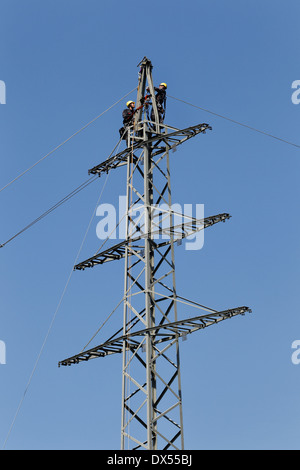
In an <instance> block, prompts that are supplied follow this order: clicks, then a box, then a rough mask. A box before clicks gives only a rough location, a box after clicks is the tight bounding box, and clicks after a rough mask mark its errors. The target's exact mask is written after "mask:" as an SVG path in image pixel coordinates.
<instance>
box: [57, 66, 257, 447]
mask: <svg viewBox="0 0 300 470" xmlns="http://www.w3.org/2000/svg"><path fill="white" fill-rule="evenodd" d="M139 66H140V67H141V68H140V74H139V84H138V92H137V101H136V102H137V107H138V108H139V107H140V105H141V107H140V109H139V110H138V112H137V113H136V118H135V123H134V125H133V126H132V127H131V128H130V129H129V130H128V138H127V139H128V140H127V147H126V148H125V149H124V150H123V151H121V152H119V153H118V154H117V155H115V156H114V157H111V158H109V159H107V160H106V161H104V162H103V163H101V164H99V165H97V166H95V167H94V168H92V169H91V170H89V173H90V174H95V175H96V174H98V175H99V176H100V175H101V174H103V173H107V172H108V171H110V170H112V169H115V168H118V167H122V166H126V167H127V184H126V188H127V192H126V194H127V195H126V236H125V240H124V241H122V242H120V243H118V244H116V245H114V246H111V247H110V248H107V249H106V250H104V251H102V252H100V253H97V254H96V255H94V256H92V257H91V258H89V259H87V260H85V261H83V262H81V263H79V264H77V265H76V266H75V267H74V269H75V270H84V269H86V268H91V267H94V266H96V265H101V264H104V263H107V262H110V261H113V260H120V259H124V261H125V276H124V297H123V311H124V315H123V327H121V328H120V329H119V330H118V331H117V332H116V333H115V334H114V335H113V336H112V337H111V338H109V339H108V340H107V341H106V342H104V343H102V344H100V345H99V346H96V347H93V348H92V349H89V350H85V351H82V352H81V353H79V354H76V355H75V356H72V357H69V358H67V359H65V360H63V361H61V362H59V366H67V365H72V364H78V363H80V362H83V361H88V360H90V359H94V358H99V357H105V356H109V355H111V354H116V353H119V354H122V356H123V368H122V422H121V449H122V450H124V449H129V448H130V449H147V450H156V449H184V436H183V416H182V391H181V373H180V357H179V339H180V338H183V339H185V337H186V336H187V335H188V334H190V333H192V332H195V331H198V330H200V329H203V328H206V327H207V326H210V325H213V324H216V323H219V322H220V321H222V320H226V319H228V318H232V317H234V316H237V315H241V314H245V313H246V312H250V309H249V308H248V307H238V308H233V309H228V310H224V311H216V310H213V309H211V308H208V307H204V306H202V305H200V304H199V303H196V302H192V301H190V300H188V299H185V298H183V297H181V296H179V295H178V294H177V291H176V282H175V259H174V248H175V245H178V244H181V242H182V240H183V239H184V238H188V237H189V236H192V235H195V234H196V233H198V232H199V231H200V230H204V229H206V228H208V227H211V226H212V225H215V224H217V223H218V222H225V221H226V220H228V219H229V218H230V215H229V214H227V213H225V214H218V215H215V216H211V217H205V218H202V219H196V218H193V217H189V216H187V215H185V214H181V213H180V214H178V213H177V212H176V211H174V210H173V206H172V200H171V180H170V161H169V151H170V150H175V149H176V148H177V146H179V145H181V144H182V143H184V142H186V141H187V140H188V139H190V138H192V137H194V136H196V135H198V134H204V133H205V132H206V130H210V129H211V127H210V126H209V125H208V124H204V123H203V124H199V125H196V126H193V127H189V128H186V129H177V128H174V127H170V126H168V125H165V124H163V125H162V123H160V122H159V114H158V109H157V106H156V101H155V89H154V86H153V80H152V64H151V62H150V60H148V59H147V58H146V57H145V58H144V59H143V60H142V62H141V63H140V64H139ZM147 85H148V87H149V89H150V91H149V92H150V95H151V97H152V109H153V113H152V116H153V115H154V118H155V120H154V121H151V120H150V119H149V115H148V113H147V108H146V107H145V106H144V107H143V97H144V96H145V91H146V86H147ZM175 220H176V222H177V223H175ZM179 305H183V306H193V307H197V308H199V309H202V310H203V311H204V312H205V313H203V314H202V315H200V316H195V317H192V318H187V319H182V318H180V319H179V318H178V308H179Z"/></svg>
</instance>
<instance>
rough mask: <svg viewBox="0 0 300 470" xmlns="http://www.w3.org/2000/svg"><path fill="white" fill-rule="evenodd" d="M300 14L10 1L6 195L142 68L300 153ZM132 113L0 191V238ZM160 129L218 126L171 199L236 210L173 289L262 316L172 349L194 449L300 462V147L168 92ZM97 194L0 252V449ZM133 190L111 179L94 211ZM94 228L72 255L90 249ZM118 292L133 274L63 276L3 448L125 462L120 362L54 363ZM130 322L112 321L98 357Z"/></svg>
mask: <svg viewBox="0 0 300 470" xmlns="http://www.w3.org/2000/svg"><path fill="white" fill-rule="evenodd" d="M299 13H300V7H299V2H298V1H296V0H288V1H286V2H282V1H279V0H265V1H263V2H261V1H258V0H253V1H251V2H250V1H247V2H245V1H243V2H241V1H240V0H227V1H226V2H224V1H223V0H211V1H210V2H207V1H202V0H190V1H189V2H174V1H170V0H165V1H164V2H159V1H157V0H153V1H152V2H140V1H135V0H131V1H129V2H122V1H115V0H110V1H109V2H104V1H96V0H84V1H83V0H51V1H50V0H44V1H43V2H41V1H39V0H27V1H26V2H24V1H22V0H1V1H0V15H1V31H0V57H1V62H0V63H1V67H0V80H4V81H5V83H6V86H7V104H6V105H1V106H0V129H1V130H0V132H1V139H0V152H1V172H0V187H3V186H4V185H6V184H7V183H8V182H9V181H11V180H12V179H13V178H14V177H16V176H17V175H18V174H19V173H20V172H22V171H24V170H25V169H26V168H28V167H29V166H30V165H32V164H34V163H35V162H36V161H37V160H39V158H41V157H42V156H43V155H45V154H46V153H48V152H49V151H50V150H52V149H53V148H54V147H56V146H57V145H58V144H60V143H61V142H62V141H64V140H65V139H66V138H68V137H69V136H70V135H72V134H73V133H74V132H75V131H77V130H78V129H80V128H81V127H82V126H83V125H84V124H86V123H87V122H89V121H90V120H91V119H93V118H94V117H95V116H97V115H98V114H100V113H101V112H102V111H104V110H105V109H106V108H108V107H109V106H110V105H112V104H113V103H115V102H116V101H117V100H118V99H119V98H121V97H122V96H123V95H125V94H126V93H127V92H128V91H130V90H132V89H133V88H134V87H135V86H136V85H137V78H138V76H137V73H138V69H137V64H138V63H139V62H140V60H141V59H142V58H143V57H144V56H147V57H149V58H150V59H151V61H152V63H153V65H154V69H153V77H154V81H155V83H156V84H158V83H159V82H161V81H165V82H167V83H168V93H169V94H170V95H172V96H174V97H177V98H180V99H183V100H186V101H189V102H191V103H194V104H195V105H198V106H200V107H203V108H206V109H210V110H212V111H214V112H216V113H220V114H223V115H226V116H228V117H231V118H233V119H236V120H238V121H241V122H243V123H245V124H248V125H250V126H253V127H256V128H258V129H261V130H263V131H266V132H270V133H272V134H274V135H277V136H278V137H282V138H283V139H287V140H289V141H292V142H295V143H297V144H300V137H299V124H300V105H299V106H296V105H294V104H293V103H292V101H291V95H292V89H291V84H292V82H293V81H294V80H299V79H300V75H299ZM131 98H132V99H134V98H135V94H133V95H132V96H131ZM123 108H124V103H120V104H119V105H118V106H116V107H115V108H113V110H111V111H110V112H108V113H106V114H105V115H104V116H103V117H102V118H100V119H99V120H98V121H96V122H95V123H94V124H93V125H92V126H90V127H89V128H88V129H86V130H85V131H83V132H82V133H80V134H79V135H78V136H76V137H74V138H73V139H72V140H71V141H70V142H68V143H67V144H66V145H64V146H63V147H62V148H61V149H59V150H58V151H57V152H55V153H54V154H53V155H52V156H50V157H49V158H47V159H46V160H44V161H43V162H42V163H41V164H40V165H38V166H36V167H35V168H34V169H33V170H32V171H31V172H29V173H27V174H26V175H25V176H24V177H23V178H21V179H19V180H18V181H17V182H15V183H14V184H12V185H11V186H10V187H9V188H7V189H6V190H5V191H2V192H1V193H0V220H1V227H0V242H1V243H3V242H4V241H5V240H7V239H8V238H9V237H10V236H12V235H14V234H15V233H16V232H17V231H18V230H20V229H21V228H23V227H24V226H25V225H26V224H27V223H29V222H31V221H32V220H33V219H34V218H35V217H37V216H39V215H40V214H41V213H42V212H43V211H45V210H47V209H48V208H49V207H50V206H52V205H53V204H54V203H56V202H57V201H59V200H60V199H61V198H62V197H64V196H65V195H66V194H68V193H69V192H70V191H71V190H73V189H74V188H75V187H77V186H78V185H79V184H81V183H82V182H83V181H85V179H87V178H88V174H87V170H88V168H91V167H92V166H94V165H95V164H97V163H100V162H102V161H103V160H105V159H106V157H107V156H108V154H109V153H110V152H111V150H112V149H113V147H114V145H115V144H116V142H117V139H118V129H119V127H120V126H121V112H122V110H123ZM166 122H167V123H168V124H170V125H172V126H176V127H187V126H190V125H194V124H198V123H200V122H208V123H210V124H211V125H212V127H213V131H212V132H210V133H208V134H207V135H205V136H198V137H196V138H194V139H192V140H191V141H189V142H188V143H186V144H185V145H184V146H182V147H180V149H178V151H177V152H176V153H174V154H172V177H173V199H174V201H176V202H178V203H181V204H184V203H192V204H197V203H201V204H205V215H207V216H208V215H214V214H218V213H221V212H229V213H230V214H231V215H232V218H231V219H230V221H228V222H226V223H225V224H218V225H216V226H214V227H213V228H210V229H208V230H207V231H206V233H205V244H204V248H203V249H202V250H201V251H196V252H195V251H186V250H185V249H184V246H182V247H178V249H177V251H176V262H177V265H176V267H177V288H178V293H179V294H180V295H183V296H185V297H188V298H191V299H194V300H196V301H199V302H200V303H203V304H206V305H209V306H211V307H212V308H216V309H220V310H223V309H226V308H231V307H236V306H241V305H247V306H249V307H251V308H252V310H253V313H252V314H251V315H247V316H245V317H238V318H235V319H232V320H228V321H226V322H223V323H221V324H220V325H218V326H212V327H211V328H207V329H206V330H204V331H202V332H199V333H196V334H194V335H193V336H191V337H190V338H189V340H188V341H187V342H184V343H181V363H182V374H183V400H184V401H183V405H184V408H183V410H184V426H185V443H186V448H187V449H299V447H300V444H299V422H300V404H299V403H300V401H299V394H300V378H299V377H300V365H299V366H296V365H293V364H292V361H291V355H292V349H291V344H292V342H293V341H294V340H297V339H300V320H299V278H300V268H299V254H300V250H299V235H300V222H299V217H298V213H299V171H300V149H299V148H296V147H293V146H291V145H288V144H285V143H283V142H279V141H277V140H274V139H272V138H270V137H267V136H264V135H261V134H258V133H256V132H253V131H251V130H249V129H246V128H243V127H240V126H237V125H235V124H233V123H231V122H228V121H225V120H224V119H220V118H218V117H216V116H212V115H210V114H207V113H205V112H203V111H200V110H199V109H196V108H192V107H190V106H187V105H185V104H183V103H179V102H177V101H175V100H172V99H171V98H169V99H168V107H167V118H166ZM104 181H105V179H104V178H101V179H100V180H99V181H97V183H94V184H93V185H91V186H89V188H87V189H86V190H85V191H84V192H82V193H80V195H78V196H76V197H75V198H73V199H72V200H71V201H70V202H68V203H67V204H66V205H64V206H62V207H61V208H60V209H58V210H57V211H55V212H54V213H53V214H51V215H50V216H49V217H47V218H46V219H44V220H43V221H41V222H40V223H39V224H37V225H35V226H34V227H33V228H32V229H30V230H28V231H27V232H26V233H24V234H23V235H22V236H20V237H18V238H17V239H15V240H14V241H13V242H11V243H10V244H8V245H7V246H6V247H5V248H2V249H1V250H0V277H1V282H0V298H1V313H0V340H2V341H5V343H6V347H7V364H6V365H0V383H1V388H0V444H1V447H2V446H3V443H4V441H5V439H6V437H7V433H8V431H9V429H10V426H11V423H12V420H13V418H14V416H15V413H16V411H17V408H18V405H19V402H20V400H21V398H22V396H23V393H24V390H25V388H26V384H27V383H28V380H29V377H30V374H31V373H32V370H33V367H34V364H35V362H36V359H37V356H38V353H39V351H40V349H41V347H42V344H43V341H44V338H45V335H46V333H47V331H48V328H49V325H50V323H51V320H52V318H53V315H54V312H55V310H56V307H57V304H58V302H59V299H60V296H61V294H62V291H63V288H64V286H65V284H66V282H67V279H68V276H69V273H70V271H71V269H72V266H73V263H74V259H75V256H76V254H77V252H78V249H79V247H80V244H81V241H82V239H83V236H84V233H85V231H86V228H87V225H88V222H89V220H90V217H91V214H92V212H93V210H94V208H95V205H96V202H97V199H98V196H99V194H100V191H101V190H102V188H103V185H104ZM124 194H125V173H124V171H123V169H119V170H117V171H115V172H114V173H112V174H110V176H109V180H108V182H107V186H106V187H105V190H104V192H103V196H102V200H101V202H109V203H116V202H117V198H118V196H119V195H124ZM97 222H98V220H97V218H95V219H94V220H93V223H92V226H91V229H90V231H89V235H88V237H87V239H86V243H85V245H84V247H83V250H82V252H81V256H80V260H82V259H85V258H86V257H88V256H90V255H92V254H93V253H94V252H95V250H96V249H97V248H98V247H99V244H100V243H99V240H98V239H97V237H96V224H97ZM122 289H123V263H122V262H120V264H118V263H117V264H114V263H111V264H110V265H107V266H102V267H98V268H94V269H92V270H87V271H85V272H75V273H74V274H73V275H72V277H71V281H70V284H69V287H68V290H67V292H66V295H65V297H64V300H63V303H62V305H61V308H60V310H59V312H58V315H57V317H56V319H55V322H54V325H53V328H52V330H51V333H50V336H49V338H48V341H47V343H46V346H45V348H44V350H43V353H42V356H41V358H40V361H39V363H38V367H37V369H36V371H35V374H34V376H33V379H32V381H31V383H30V387H29V389H28V392H27V394H26V397H25V400H24V401H23V404H22V407H21V409H20V411H19V413H18V416H17V419H16V421H15V424H14V426H13V429H12V432H11V433H10V435H9V439H8V441H7V444H6V449H118V448H119V446H120V418H121V411H120V410H121V367H122V364H121V357H120V356H115V357H111V358H106V359H103V360H96V361H90V362H88V363H86V364H81V365H78V366H74V367H70V368H60V369H59V368H58V367H57V363H58V361H59V360H62V359H64V358H65V357H68V356H70V355H72V354H75V353H77V352H79V351H80V350H81V349H82V347H83V346H84V345H85V344H86V343H87V341H88V340H89V339H90V338H91V336H92V335H93V334H94V332H95V331H96V330H97V328H98V327H99V326H100V324H101V323H102V321H103V320H104V319H105V318H106V317H107V315H108V314H109V313H110V312H111V310H112V309H113V308H114V306H115V305H116V303H117V302H118V301H119V300H120V299H121V297H122ZM179 313H180V315H181V316H182V317H184V316H185V315H190V314H193V315H195V314H197V311H193V312H186V311H185V310H184V309H182V310H180V312H179ZM121 322H122V313H121V312H120V314H117V315H116V316H114V317H113V320H112V322H111V325H110V326H109V327H108V329H107V330H105V329H104V330H103V335H102V336H100V337H99V338H98V337H97V338H96V342H95V343H94V344H99V343H101V342H102V341H104V340H105V339H106V338H107V337H108V336H109V333H110V331H113V330H115V329H117V328H118V327H119V326H120V325H121Z"/></svg>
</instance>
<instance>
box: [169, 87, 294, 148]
mask: <svg viewBox="0 0 300 470" xmlns="http://www.w3.org/2000/svg"><path fill="white" fill-rule="evenodd" d="M168 97H169V98H172V99H173V100H176V101H181V103H185V104H188V105H189V106H193V107H194V108H197V109H201V111H204V112H205V113H209V114H212V115H214V116H217V117H219V118H222V119H226V121H229V122H233V123H234V124H237V125H239V126H242V127H246V128H247V129H250V130H251V131H254V132H258V133H259V134H263V135H266V136H268V137H271V138H272V139H276V140H279V141H280V142H284V143H285V144H288V145H292V146H293V147H297V148H300V145H298V144H295V143H294V142H290V141H289V140H286V139H282V138H281V137H277V136H276V135H273V134H270V133H269V132H265V131H261V130H260V129H256V128H255V127H252V126H248V124H244V123H242V122H239V121H236V120H235V119H232V118H229V117H228V116H223V115H222V114H218V113H215V112H213V111H210V110H209V109H205V108H202V107H201V106H196V105H195V104H193V103H189V102H188V101H184V100H181V99H179V98H175V96H171V95H168Z"/></svg>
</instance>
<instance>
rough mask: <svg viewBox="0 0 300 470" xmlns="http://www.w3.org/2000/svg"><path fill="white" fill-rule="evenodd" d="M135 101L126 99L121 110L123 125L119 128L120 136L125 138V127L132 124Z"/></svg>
mask: <svg viewBox="0 0 300 470" xmlns="http://www.w3.org/2000/svg"><path fill="white" fill-rule="evenodd" d="M136 111H137V110H136V109H135V102H134V101H127V103H126V108H125V109H124V111H123V112H122V117H123V127H121V129H119V133H120V138H122V139H123V140H127V128H128V127H130V126H132V125H133V121H134V115H135V113H136Z"/></svg>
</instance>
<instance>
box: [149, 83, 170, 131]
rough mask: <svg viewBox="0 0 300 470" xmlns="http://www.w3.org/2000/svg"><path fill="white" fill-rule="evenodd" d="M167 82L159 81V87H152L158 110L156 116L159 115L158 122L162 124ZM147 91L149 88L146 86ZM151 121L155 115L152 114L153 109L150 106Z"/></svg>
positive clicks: (164, 112)
mask: <svg viewBox="0 0 300 470" xmlns="http://www.w3.org/2000/svg"><path fill="white" fill-rule="evenodd" d="M166 89H167V84H166V83H161V84H160V85H159V88H157V87H154V90H155V91H156V92H157V93H156V95H155V101H156V106H157V111H158V117H159V122H160V124H162V123H163V122H164V119H165V114H166V100H167V93H166ZM147 91H148V92H149V91H150V89H149V87H147ZM151 121H155V115H154V110H153V107H152V111H151Z"/></svg>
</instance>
